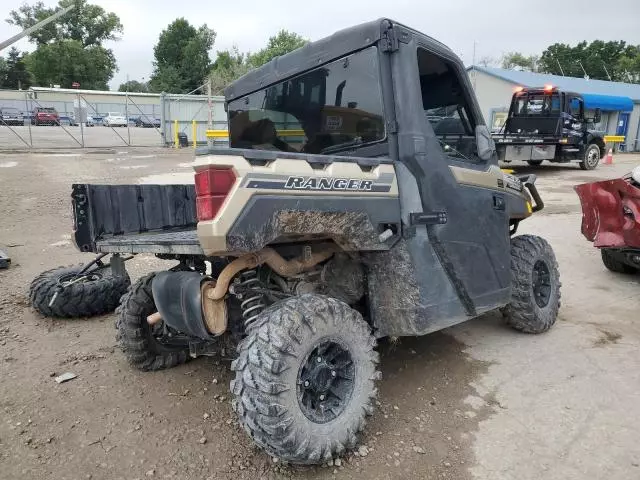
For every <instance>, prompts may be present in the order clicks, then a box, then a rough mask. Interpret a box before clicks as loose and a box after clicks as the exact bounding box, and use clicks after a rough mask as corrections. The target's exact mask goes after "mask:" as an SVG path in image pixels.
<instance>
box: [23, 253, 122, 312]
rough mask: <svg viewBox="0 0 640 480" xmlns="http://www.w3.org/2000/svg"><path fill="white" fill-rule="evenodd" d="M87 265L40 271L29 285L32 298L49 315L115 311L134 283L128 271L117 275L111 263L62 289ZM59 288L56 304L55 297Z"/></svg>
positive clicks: (34, 306)
mask: <svg viewBox="0 0 640 480" xmlns="http://www.w3.org/2000/svg"><path fill="white" fill-rule="evenodd" d="M82 267H83V265H75V266H73V267H58V268H54V269H52V270H47V271H46V272H42V273H41V274H40V275H38V276H37V277H36V278H35V279H34V280H33V281H32V282H31V286H30V288H29V301H30V303H31V305H32V306H33V308H35V309H36V310H37V311H38V312H40V313H41V314H42V315H44V316H47V317H60V318H78V317H92V316H94V315H103V314H105V313H109V312H113V311H114V310H115V309H116V307H117V306H118V304H119V302H120V297H122V295H124V294H125V293H126V291H127V289H128V288H129V285H130V284H131V280H130V279H129V276H128V275H125V276H123V277H116V276H114V275H113V272H112V271H111V268H110V267H104V268H100V269H97V270H92V271H91V272H90V273H89V274H88V275H87V276H86V278H85V279H83V280H81V281H78V282H75V283H73V284H71V285H68V286H66V287H65V288H63V289H62V290H60V289H59V287H60V286H61V284H63V283H64V282H67V281H69V280H71V279H72V278H73V277H74V276H75V275H76V274H77V273H78V272H79V271H80V270H81V269H82ZM56 291H58V295H57V296H56V298H55V300H54V302H53V304H51V305H49V304H50V302H51V299H52V298H53V296H54V295H55V293H56Z"/></svg>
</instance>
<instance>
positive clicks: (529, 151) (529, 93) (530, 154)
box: [493, 85, 606, 170]
mask: <svg viewBox="0 0 640 480" xmlns="http://www.w3.org/2000/svg"><path fill="white" fill-rule="evenodd" d="M599 122H600V109H595V113H594V117H593V118H587V117H585V110H584V100H583V98H582V97H581V96H580V95H579V94H577V93H572V92H563V91H560V90H558V88H556V87H554V86H552V85H547V86H545V87H544V88H523V87H518V89H517V91H516V92H515V93H514V94H513V97H512V98H511V106H510V107H509V115H508V116H507V120H506V122H505V124H504V125H503V127H502V129H501V131H500V132H499V133H497V134H495V135H493V139H494V140H495V143H496V147H497V151H498V159H499V160H500V161H503V162H512V161H514V160H520V161H526V162H527V163H528V164H529V165H540V164H541V163H542V162H543V161H544V160H548V161H550V162H557V163H563V162H572V161H578V162H580V168H581V169H583V170H593V169H594V168H596V167H597V166H598V162H599V161H600V159H601V158H602V157H604V155H605V153H606V152H605V142H604V132H601V131H597V130H595V129H594V128H593V126H594V125H595V124H596V123H599Z"/></svg>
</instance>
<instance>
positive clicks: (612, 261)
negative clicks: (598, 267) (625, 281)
mask: <svg viewBox="0 0 640 480" xmlns="http://www.w3.org/2000/svg"><path fill="white" fill-rule="evenodd" d="M600 255H601V256H602V263H604V266H605V267H607V268H608V269H609V270H611V271H612V272H616V273H627V274H630V273H638V271H639V270H638V269H637V268H634V267H632V266H631V265H627V264H626V263H623V262H621V261H620V260H618V259H617V258H615V257H614V256H613V255H612V254H611V252H610V251H609V249H608V248H601V249H600Z"/></svg>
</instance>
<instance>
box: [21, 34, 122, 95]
mask: <svg viewBox="0 0 640 480" xmlns="http://www.w3.org/2000/svg"><path fill="white" fill-rule="evenodd" d="M25 62H26V64H27V69H28V70H29V72H31V74H32V75H33V79H34V82H35V84H37V85H40V86H46V87H49V86H51V85H60V86H61V87H63V88H71V87H72V84H73V82H78V83H80V87H81V88H85V89H94V90H107V89H108V88H109V87H108V83H109V80H111V78H112V77H113V72H114V70H115V68H116V60H115V58H114V56H113V53H111V50H106V49H104V48H102V47H100V46H97V45H92V46H90V47H83V46H82V43H80V42H78V41H77V40H60V41H56V42H53V43H50V44H47V45H40V46H39V47H38V48H37V49H36V51H35V52H33V53H31V54H29V55H28V56H27V57H26V58H25Z"/></svg>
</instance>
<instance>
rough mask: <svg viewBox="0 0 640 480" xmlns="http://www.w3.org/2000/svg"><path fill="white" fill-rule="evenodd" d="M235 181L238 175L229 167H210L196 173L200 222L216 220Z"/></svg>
mask: <svg viewBox="0 0 640 480" xmlns="http://www.w3.org/2000/svg"><path fill="white" fill-rule="evenodd" d="M235 181H236V175H235V173H233V170H232V169H231V168H229V167H209V168H207V169H206V170H200V171H199V172H196V211H197V214H198V221H200V222H201V221H204V220H213V219H214V218H216V215H217V214H218V211H219V210H220V207H222V204H223V203H224V200H225V199H226V198H227V195H228V194H229V192H230V191H231V189H232V188H233V184H234V183H235Z"/></svg>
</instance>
